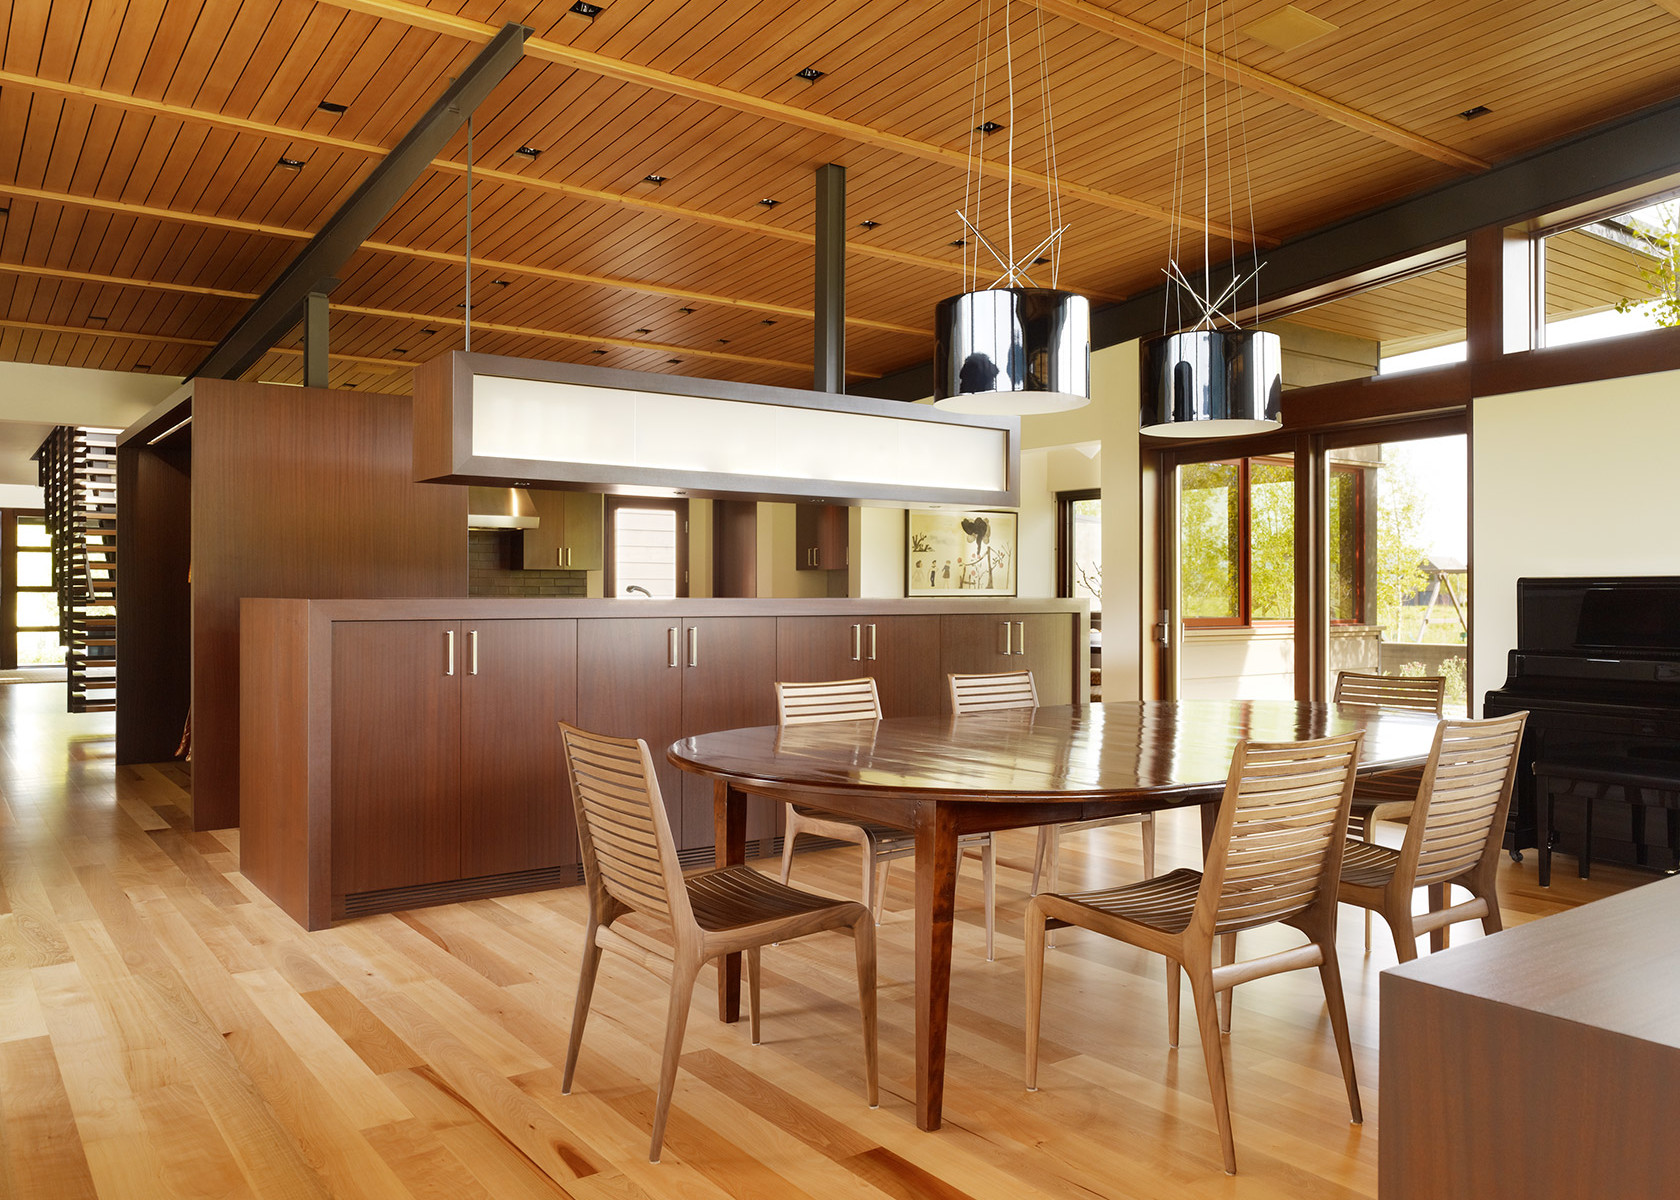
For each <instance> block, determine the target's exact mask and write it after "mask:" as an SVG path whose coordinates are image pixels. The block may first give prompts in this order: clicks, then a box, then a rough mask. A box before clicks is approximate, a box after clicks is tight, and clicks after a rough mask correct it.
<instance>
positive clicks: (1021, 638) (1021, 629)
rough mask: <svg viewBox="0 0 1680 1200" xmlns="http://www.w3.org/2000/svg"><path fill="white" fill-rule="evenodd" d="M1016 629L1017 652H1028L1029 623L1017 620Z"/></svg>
mask: <svg viewBox="0 0 1680 1200" xmlns="http://www.w3.org/2000/svg"><path fill="white" fill-rule="evenodd" d="M1015 629H1016V637H1015V653H1017V654H1025V653H1026V652H1027V623H1026V622H1025V621H1017V622H1015Z"/></svg>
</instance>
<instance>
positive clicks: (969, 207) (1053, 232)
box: [933, 0, 1091, 416]
mask: <svg viewBox="0 0 1680 1200" xmlns="http://www.w3.org/2000/svg"><path fill="white" fill-rule="evenodd" d="M978 9H979V30H978V37H977V41H976V51H975V69H974V105H975V106H974V108H973V110H972V111H971V112H970V114H969V116H970V121H969V125H970V127H971V131H970V134H969V145H968V185H967V187H966V189H965V190H964V196H963V211H961V212H959V213H958V216H959V218H960V219H961V221H962V223H963V226H964V235H963V238H962V240H961V242H959V243H956V244H959V245H961V246H963V247H964V249H963V273H964V281H965V283H966V284H967V285H968V287H969V289H970V290H969V291H966V292H963V293H962V294H961V295H957V296H952V297H950V298H948V299H946V300H942V301H940V303H939V305H938V306H937V308H936V309H935V311H934V339H935V349H934V392H933V394H934V404H935V405H936V406H937V407H939V408H942V409H945V410H946V411H947V412H961V413H985V414H989V415H1000V414H1001V415H1017V416H1033V415H1037V414H1040V413H1053V412H1065V411H1067V410H1069V409H1075V408H1083V407H1084V406H1085V405H1087V404H1089V403H1090V402H1091V306H1090V302H1089V301H1088V300H1086V299H1085V297H1083V296H1078V295H1075V294H1074V293H1072V292H1066V291H1062V290H1060V289H1059V288H1057V287H1056V277H1057V275H1058V273H1059V267H1060V263H1061V241H1062V233H1063V232H1064V231H1065V229H1066V225H1065V224H1063V222H1062V219H1061V196H1060V190H1059V188H1058V186H1057V169H1056V149H1055V131H1054V128H1053V122H1052V119H1051V105H1050V93H1049V72H1048V62H1047V57H1046V51H1045V43H1044V25H1043V14H1042V13H1041V12H1040V11H1039V9H1038V8H1037V7H1036V6H1033V8H1032V13H1033V18H1034V25H1033V29H1034V32H1035V33H1036V46H1035V48H1034V49H1035V53H1036V61H1035V63H1034V66H1035V67H1036V77H1037V79H1038V81H1039V88H1040V92H1039V113H1038V119H1039V121H1040V122H1041V130H1040V132H1041V133H1042V141H1041V143H1040V144H1042V146H1043V148H1044V154H1045V162H1044V170H1043V174H1044V175H1046V176H1048V177H1049V179H1050V184H1051V186H1050V189H1049V195H1048V201H1049V203H1048V206H1047V213H1046V216H1047V228H1048V230H1049V232H1048V235H1047V236H1045V237H1043V239H1042V240H1040V241H1038V242H1037V244H1036V245H1034V246H1033V248H1032V249H1030V250H1028V251H1026V253H1025V254H1017V253H1016V247H1015V204H1014V185H1015V177H1014V173H1015V132H1016V131H1015V124H1016V116H1017V109H1016V106H1015V79H1014V45H1013V42H1012V40H1011V32H1012V31H1011V22H1010V0H1002V3H1001V5H1000V4H999V3H998V0H979V2H978ZM998 14H1001V26H1002V40H1001V49H1000V50H999V51H998V54H999V55H1000V56H1001V58H1002V70H1001V71H1000V72H999V73H1000V74H1001V75H1002V76H1003V79H1004V87H1005V96H1004V97H1003V103H1002V104H1000V105H999V107H998V110H997V111H996V112H995V114H994V112H993V111H992V110H990V109H989V108H988V105H989V104H990V103H991V101H992V98H991V97H989V96H988V95H987V91H986V88H987V82H988V80H989V79H990V77H991V74H992V72H991V71H990V70H988V66H989V65H993V66H995V64H991V63H990V60H991V58H992V57H994V53H993V50H994V48H993V43H992V39H993V24H994V22H995V21H996V20H997V17H998ZM1022 115H1025V114H1024V110H1023V112H1022ZM994 116H995V117H996V118H997V119H994ZM1000 132H1001V133H1002V134H1003V135H1004V136H1003V138H1002V139H1000V140H1001V143H1002V147H1003V150H1002V156H1001V157H1002V161H1003V163H1004V164H1005V165H1004V182H1003V195H1002V197H1001V200H994V201H993V207H994V208H997V207H1001V208H1002V210H1003V212H1002V223H1003V228H1002V230H1001V236H998V232H999V231H997V230H995V229H994V231H993V236H991V237H988V236H987V235H986V234H985V233H984V232H983V231H982V229H981V224H982V220H981V218H982V209H981V200H982V197H983V195H984V196H986V197H991V196H992V195H993V193H992V192H990V191H988V190H987V189H986V188H985V187H984V184H985V174H986V172H985V170H984V164H983V149H984V143H985V139H986V138H988V137H992V136H994V135H996V134H998V133H1000ZM1034 140H1035V141H1038V140H1039V139H1037V138H1035V139H1034ZM983 254H984V255H989V256H990V258H991V259H993V260H995V269H996V271H997V272H998V273H997V275H996V277H995V278H994V279H992V280H991V282H990V284H989V285H982V283H981V279H982V275H981V269H982V255H983ZM1040 266H1048V268H1049V271H1048V281H1049V284H1050V286H1049V287H1041V286H1039V283H1038V281H1037V280H1036V279H1034V278H1033V275H1032V272H1033V271H1035V270H1036V269H1037V268H1039V267H1040ZM992 270H993V267H991V266H988V267H986V274H987V275H988V276H989V275H990V274H991V272H992Z"/></svg>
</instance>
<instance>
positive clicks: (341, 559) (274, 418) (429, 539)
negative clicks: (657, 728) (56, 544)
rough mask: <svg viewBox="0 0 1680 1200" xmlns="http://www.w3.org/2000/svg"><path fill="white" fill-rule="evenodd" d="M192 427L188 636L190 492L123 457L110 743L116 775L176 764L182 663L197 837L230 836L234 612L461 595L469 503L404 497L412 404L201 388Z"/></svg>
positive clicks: (234, 758) (178, 478)
mask: <svg viewBox="0 0 1680 1200" xmlns="http://www.w3.org/2000/svg"><path fill="white" fill-rule="evenodd" d="M191 411H192V426H191V430H192V459H191V481H190V495H191V533H190V554H191V562H192V590H191V598H192V599H191V615H190V620H189V619H188V616H187V613H186V611H185V610H184V608H183V607H182V606H181V604H180V602H179V601H178V599H177V598H176V596H175V593H174V592H173V591H172V590H171V589H172V588H181V587H184V586H185V571H184V569H183V568H184V566H185V563H184V561H182V560H183V555H182V554H181V549H182V546H181V544H180V539H186V538H187V536H188V535H187V533H186V526H185V522H184V521H183V520H182V515H183V512H184V506H183V496H182V491H183V489H185V488H186V487H187V480H186V477H185V476H184V475H182V474H181V473H180V472H179V471H177V472H175V474H174V475H173V476H172V475H171V474H169V472H167V471H165V470H164V467H165V466H166V464H165V462H164V460H163V456H161V455H158V454H156V453H155V451H153V450H151V448H149V447H147V446H146V445H145V442H144V440H142V439H140V438H132V439H130V441H129V442H128V443H127V444H125V447H124V453H125V454H126V456H127V457H126V459H125V461H126V462H128V463H129V464H130V468H129V471H128V472H127V478H126V481H125V482H124V484H123V486H124V488H125V490H124V492H123V497H122V499H123V505H124V511H125V513H127V514H130V516H129V517H128V518H127V519H126V520H125V522H124V525H125V527H126V528H128V529H129V531H130V538H129V543H130V544H134V545H136V546H137V547H138V550H137V552H135V553H132V554H131V553H130V551H128V550H123V551H120V553H121V554H122V555H123V559H122V561H123V563H124V578H123V586H124V594H123V616H124V619H123V622H122V624H123V628H124V633H123V634H121V635H119V636H121V637H122V638H123V641H122V643H121V647H120V649H119V653H121V654H122V655H124V656H125V657H124V663H125V667H128V668H130V669H129V670H127V671H125V673H124V676H123V684H124V685H125V686H124V689H123V692H122V693H121V694H120V695H119V706H118V710H117V730H118V754H119V757H120V759H121V760H122V761H125V762H135V761H155V760H158V759H163V758H168V757H170V756H171V755H172V754H173V752H174V749H175V740H178V739H179V737H180V718H181V712H180V711H179V705H178V704H171V705H169V706H167V707H165V706H164V705H160V704H159V702H158V697H159V696H167V697H169V698H171V699H172V700H173V699H174V698H175V697H177V696H178V693H179V692H180V690H181V689H180V687H179V685H178V683H177V681H176V674H175V673H176V672H181V671H185V670H186V669H187V663H188V662H189V661H190V663H191V676H192V685H191V690H192V702H193V734H194V737H193V744H194V752H193V826H194V828H196V829H201V830H202V829H220V828H225V827H228V826H231V825H236V824H238V823H239V600H240V597H242V596H315V597H356V596H465V595H466V592H467V537H466V518H467V501H466V489H465V488H463V487H457V486H452V485H448V484H433V483H415V482H414V480H413V474H414V464H413V413H412V402H411V401H410V399H409V398H408V397H406V396H381V395H373V394H367V393H361V392H348V391H328V390H325V389H314V388H293V387H277V386H272V385H264V384H250V383H239V382H232V381H226V380H198V381H197V382H195V383H194V385H193V398H192V409H191ZM121 474H123V472H122V464H121V463H119V475H121ZM135 572H138V573H140V575H141V584H143V585H144V587H145V590H144V591H142V592H140V593H139V594H137V593H136V592H135V591H132V590H131V589H133V588H135V587H136V586H137V585H136V581H135ZM153 576H156V581H155V582H153V583H146V581H147V580H151V579H152V578H153ZM131 644H132V645H133V646H134V647H135V650H136V653H137V656H138V657H137V658H135V659H130V658H127V657H126V656H127V655H128V653H129V649H128V648H129V646H130V645H131ZM154 688H156V689H157V690H154ZM123 697H128V698H129V699H128V700H127V701H124V699H123ZM154 710H161V711H154ZM153 726H156V728H153ZM168 727H173V729H174V733H173V739H175V740H171V739H168V738H165V737H164V736H163V734H164V733H167V728H168ZM166 741H167V746H165V742H166Z"/></svg>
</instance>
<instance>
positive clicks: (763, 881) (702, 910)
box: [683, 866, 853, 933]
mask: <svg viewBox="0 0 1680 1200" xmlns="http://www.w3.org/2000/svg"><path fill="white" fill-rule="evenodd" d="M683 883H684V884H686V885H687V887H688V903H689V906H690V907H691V908H692V909H693V910H694V920H695V922H696V923H697V924H698V925H699V926H700V928H702V929H704V930H705V931H706V932H708V933H721V932H723V931H725V930H729V929H741V928H743V927H745V926H748V925H758V924H762V923H763V922H765V921H776V920H780V919H782V918H785V917H798V916H803V915H805V914H806V913H813V912H821V911H822V910H824V909H828V908H841V907H849V906H851V905H852V904H853V901H849V900H835V899H833V898H831V897H828V896H816V895H813V894H811V893H810V892H802V891H800V890H799V889H798V888H792V887H788V886H787V885H786V884H784V883H780V882H778V881H776V880H774V879H772V878H770V876H768V875H765V874H763V873H762V872H760V871H755V870H753V869H752V868H751V867H748V866H733V867H723V868H718V869H713V870H707V871H696V872H695V873H694V874H692V875H684V876H683Z"/></svg>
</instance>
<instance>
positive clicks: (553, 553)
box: [521, 489, 606, 571]
mask: <svg viewBox="0 0 1680 1200" xmlns="http://www.w3.org/2000/svg"><path fill="white" fill-rule="evenodd" d="M531 503H532V505H533V506H534V507H535V508H536V510H537V527H536V528H535V529H527V530H524V531H523V532H522V534H521V540H522V542H523V544H524V567H525V569H526V570H527V571H557V570H558V571H599V570H601V569H602V568H603V566H604V565H605V562H606V554H605V545H606V540H605V536H604V533H603V529H602V519H603V511H604V508H603V497H602V496H601V494H600V493H599V492H556V491H544V490H540V489H539V490H533V491H532V492H531Z"/></svg>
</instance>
